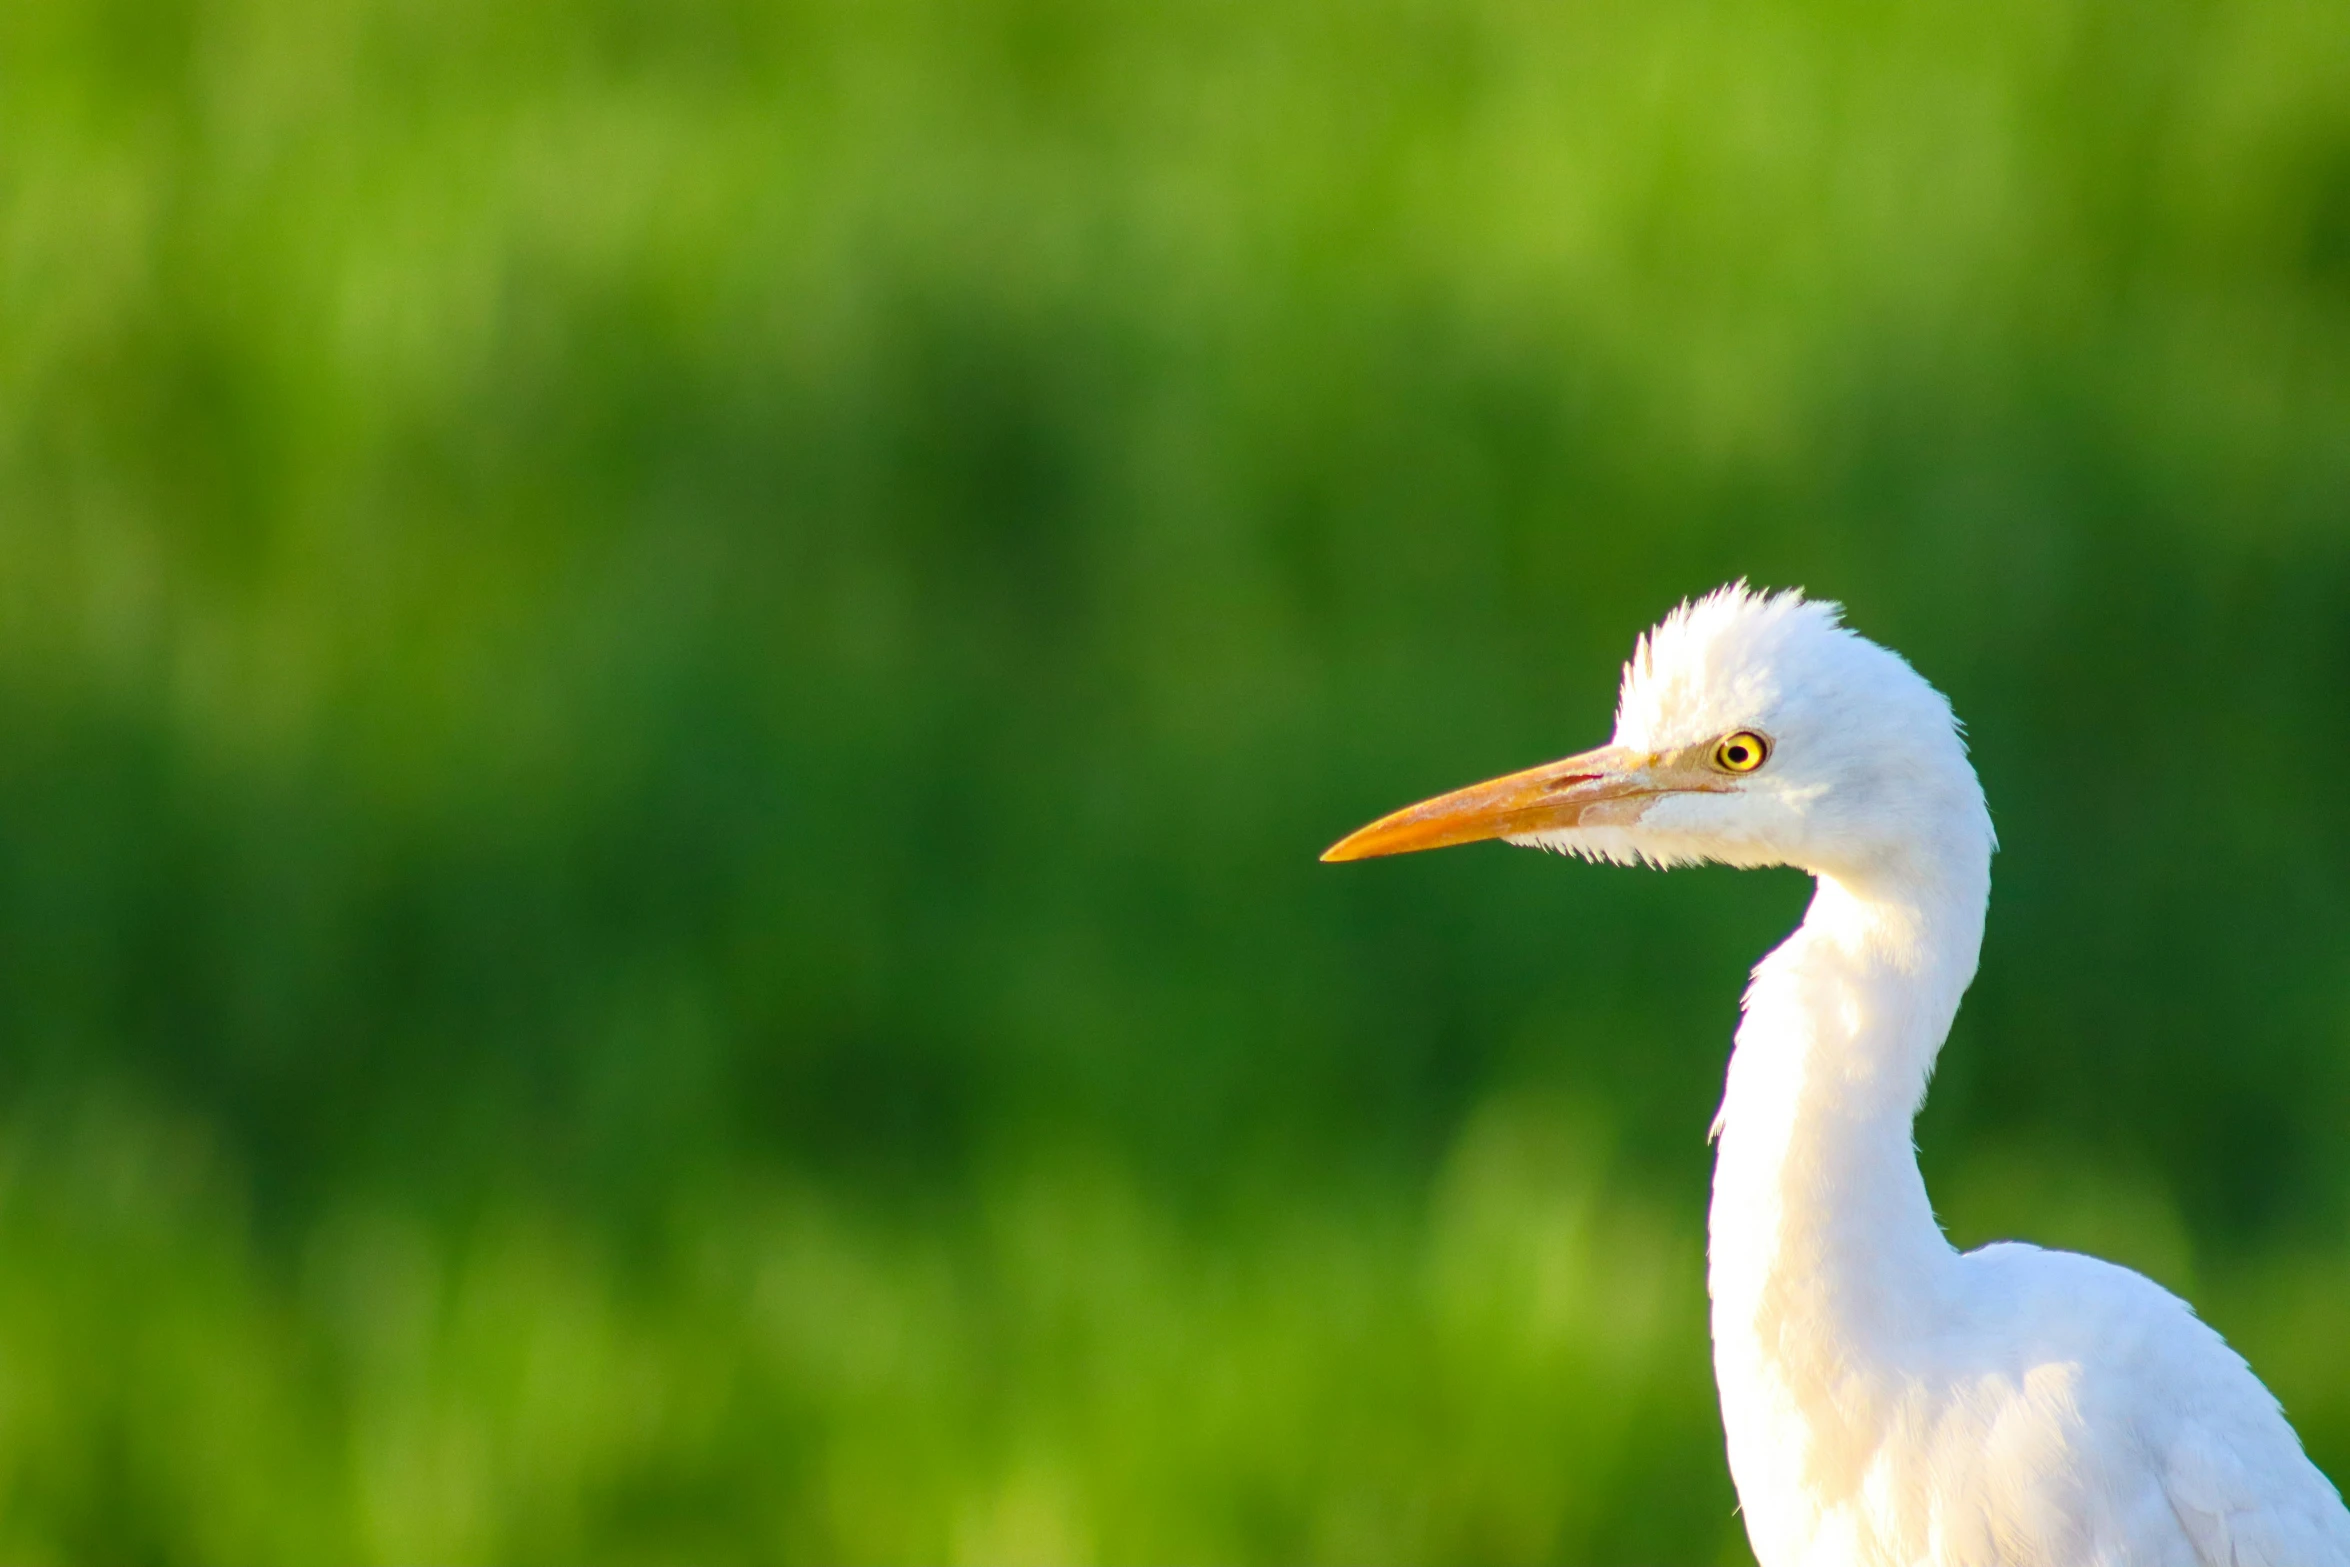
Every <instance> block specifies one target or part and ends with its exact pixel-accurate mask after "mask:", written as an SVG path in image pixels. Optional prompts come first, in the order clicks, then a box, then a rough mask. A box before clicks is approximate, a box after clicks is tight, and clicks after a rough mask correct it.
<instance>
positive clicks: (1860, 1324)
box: [1708, 848, 1990, 1505]
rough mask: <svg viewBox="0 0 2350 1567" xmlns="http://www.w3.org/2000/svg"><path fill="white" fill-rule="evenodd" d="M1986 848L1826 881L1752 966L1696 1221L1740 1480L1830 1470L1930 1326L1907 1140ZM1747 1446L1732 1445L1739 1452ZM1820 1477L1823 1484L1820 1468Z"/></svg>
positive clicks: (1949, 997)
mask: <svg viewBox="0 0 2350 1567" xmlns="http://www.w3.org/2000/svg"><path fill="white" fill-rule="evenodd" d="M1988 859H1989V854H1988V849H1987V848H1986V849H1985V850H1984V851H1983V852H1982V854H1981V856H1980V857H1979V859H1978V858H1977V857H1976V856H1971V855H1969V856H1958V857H1956V860H1957V863H1956V864H1955V865H1954V866H1951V865H1946V866H1938V867H1933V868H1930V869H1929V870H1927V871H1925V872H1923V873H1921V872H1918V871H1917V870H1916V868H1915V867H1910V868H1908V869H1907V871H1906V873H1905V874H1902V875H1898V876H1896V875H1890V874H1887V875H1881V876H1877V877H1873V878H1864V877H1851V878H1837V877H1831V876H1827V875H1822V876H1820V877H1819V887H1818V891H1817V893H1816V894H1815V895H1814V897H1813V899H1812V904H1811V908H1810V911H1809V912H1808V914H1807V915H1806V916H1805V918H1804V921H1803V924H1802V926H1801V927H1800V928H1798V929H1797V931H1796V932H1795V934H1794V935H1793V936H1791V937H1790V938H1789V939H1788V940H1787V942H1786V943H1785V944H1784V945H1782V946H1781V947H1780V948H1779V949H1778V950H1777V951H1775V952H1773V953H1772V954H1771V955H1770V956H1769V957H1767V958H1765V959H1764V960H1763V961H1762V963H1761V964H1760V965H1759V966H1758V967H1757V968H1756V970H1755V976H1754V984H1753V986H1752V988H1751V989H1750V990H1749V991H1748V993H1747V998H1746V1015H1745V1020H1744V1022H1743V1023H1742V1024H1741V1026H1740V1028H1739V1030H1738V1039H1737V1046H1736V1049H1735V1050H1734V1051H1733V1052H1732V1055H1731V1060H1730V1072H1729V1086H1728V1091H1727V1093H1726V1094H1725V1096H1724V1099H1723V1104H1722V1121H1721V1123H1720V1135H1721V1149H1720V1154H1719V1156H1718V1159H1717V1162H1716V1165H1715V1170H1714V1195H1713V1210H1712V1215H1711V1221H1710V1225H1709V1231H1710V1234H1709V1254H1710V1271H1709V1281H1708V1282H1709V1285H1710V1288H1711V1291H1712V1295H1713V1327H1714V1359H1715V1366H1716V1372H1717V1376H1718V1377H1719V1379H1720V1382H1721V1392H1722V1408H1723V1418H1724V1421H1725V1423H1726V1425H1727V1426H1728V1428H1729V1435H1730V1442H1731V1456H1732V1462H1733V1465H1734V1466H1735V1467H1736V1468H1737V1469H1738V1470H1739V1471H1740V1475H1741V1484H1740V1490H1741V1491H1742V1492H1747V1493H1748V1494H1749V1501H1750V1505H1751V1501H1752V1495H1751V1492H1750V1491H1749V1488H1748V1487H1747V1485H1746V1484H1745V1479H1744V1477H1745V1474H1746V1472H1747V1471H1748V1470H1749V1469H1750V1468H1752V1467H1754V1466H1755V1465H1758V1464H1763V1463H1769V1464H1772V1465H1774V1466H1776V1465H1778V1464H1782V1463H1801V1464H1802V1465H1803V1467H1804V1469H1805V1471H1806V1473H1807V1475H1809V1476H1810V1479H1811V1480H1812V1481H1813V1482H1815V1483H1816V1482H1818V1481H1821V1480H1824V1479H1826V1478H1827V1476H1826V1475H1825V1474H1824V1473H1823V1472H1822V1466H1823V1465H1825V1467H1826V1469H1827V1470H1830V1471H1832V1470H1833V1469H1834V1468H1835V1466H1836V1454H1837V1452H1839V1451H1841V1450H1845V1449H1853V1448H1854V1444H1856V1443H1857V1444H1858V1448H1857V1449H1855V1450H1856V1451H1858V1450H1865V1449H1866V1447H1867V1445H1868V1444H1869V1441H1870V1440H1871V1433H1868V1432H1864V1431H1861V1430H1858V1429H1853V1427H1854V1426H1855V1423H1859V1424H1864V1425H1865V1424H1867V1423H1869V1422H1871V1421H1872V1420H1874V1419H1877V1418H1881V1417H1882V1411H1878V1412H1877V1413H1874V1414H1873V1413H1872V1409H1874V1407H1875V1406H1876V1404H1877V1403H1878V1402H1879V1400H1878V1398H1877V1397H1876V1393H1875V1390H1878V1389H1886V1388H1892V1387H1895V1386H1897V1385H1898V1384H1899V1381H1900V1377H1899V1371H1900V1367H1901V1365H1902V1363H1903V1360H1904V1358H1905V1352H1906V1351H1907V1350H1908V1349H1909V1348H1910V1346H1913V1345H1915V1344H1917V1343H1918V1342H1919V1341H1920V1339H1921V1337H1922V1336H1923V1335H1926V1334H1929V1333H1931V1332H1932V1331H1933V1327H1932V1324H1933V1323H1934V1321H1935V1320H1936V1319H1937V1317H1938V1316H1939V1315H1940V1309H1939V1308H1940V1303H1941V1302H1942V1301H1944V1300H1946V1299H1947V1298H1948V1296H1947V1293H1946V1291H1947V1280H1948V1278H1949V1274H1950V1269H1951V1267H1952V1265H1953V1262H1954V1254H1953V1253H1952V1251H1951V1249H1950V1247H1949V1244H1948V1243H1947V1242H1946V1241H1945V1240H1944V1239H1943V1236H1942V1232H1941V1230H1940V1228H1939V1227H1938V1226H1937V1225H1936V1224H1935V1222H1934V1214H1933V1210H1932V1208H1931V1207H1930V1206H1929V1205H1928V1203H1927V1201H1926V1190H1925V1183H1924V1181H1923V1180H1922V1179H1921V1178H1920V1177H1919V1174H1918V1167H1917V1158H1916V1154H1915V1151H1914V1150H1913V1148H1912V1146H1911V1142H1910V1130H1911V1122H1912V1121H1913V1119H1914V1118H1915V1116H1916V1113H1917V1108H1918V1104H1919V1102H1920V1101H1921V1100H1922V1099H1923V1097H1924V1095H1925V1088H1926V1079H1927V1076H1928V1074H1929V1073H1930V1072H1931V1071H1932V1069H1933V1064H1934V1057H1935V1055H1936V1053H1937V1052H1938V1051H1939V1050H1940V1049H1941V1046H1942V1041H1943V1039H1944V1037H1945V1036H1946V1035H1947V1034H1948V1032H1949V1028H1950V1022H1951V1019H1952V1017H1953V1016H1954V1015H1955V1013H1956V1012H1957V1009H1958V1001H1959V997H1960V995H1961V994H1962V993H1963V992H1964V991H1965V989H1966V986H1967V982H1968V981H1969V980H1970V979H1971V978H1972V977H1973V975H1974V969H1975V959H1976V955H1977V952H1978V950H1979V948H1980V945H1981V941H1982V932H1983V910H1984V902H1985V897H1986V894H1987V892H1988V890H1989V885H1990V872H1989V864H1988ZM1742 1450H1743V1454H1742ZM1830 1483H1833V1482H1832V1481H1831V1482H1830Z"/></svg>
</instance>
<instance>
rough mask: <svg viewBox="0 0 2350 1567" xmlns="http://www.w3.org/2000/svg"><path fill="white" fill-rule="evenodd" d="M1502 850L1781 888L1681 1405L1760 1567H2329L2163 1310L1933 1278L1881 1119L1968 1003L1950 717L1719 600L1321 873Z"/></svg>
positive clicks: (1957, 774)
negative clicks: (1443, 853) (1564, 729)
mask: <svg viewBox="0 0 2350 1567" xmlns="http://www.w3.org/2000/svg"><path fill="white" fill-rule="evenodd" d="M1479 837H1501V838H1506V839H1508V840H1509V841H1511V842H1514V843H1525V844H1534V845H1539V846H1542V847H1546V848H1553V849H1558V850H1562V851H1565V852H1570V853H1576V854H1581V855H1584V856H1586V857H1590V858H1597V859H1610V860H1618V861H1627V862H1646V863H1652V864H1658V865H1671V864H1676V863H1686V862H1690V861H1696V860H1704V859H1711V860H1721V861H1727V862H1729V863H1732V864H1740V865H1758V864H1794V865H1798V866H1801V867H1802V868H1804V869H1805V870H1807V871H1809V872H1811V873H1812V875H1813V876H1814V877H1815V878H1816V880H1817V882H1818V890H1817V892H1816V894H1815V895H1814V897H1813V900H1812V904H1811V908H1810V910H1809V912H1808V913H1807V914H1806V916H1805V919H1804V921H1803V924H1802V925H1801V926H1800V927H1799V928H1798V929H1797V930H1796V932H1795V934H1794V935H1793V936H1791V937H1790V938H1789V939H1788V940H1787V941H1786V942H1785V943H1784V944H1783V945H1781V946H1780V947H1779V948H1778V950H1776V951H1775V952H1773V953H1771V954H1770V956H1768V957H1767V958H1765V959H1764V960H1763V961H1762V963H1761V964H1760V965H1759V966H1758V967H1757V968H1756V970H1755V975H1754V982H1753V985H1752V987H1751V988H1750V989H1749V991H1748V992H1747V997H1746V1007H1745V1017H1744V1021H1743V1022H1742V1024H1741V1025H1740V1027H1739V1029H1738V1034H1737V1040H1736V1045H1735V1048H1734V1049H1733V1051H1732V1054H1731V1060H1730V1068H1729V1076H1728V1085H1727V1090H1726V1092H1725V1095H1724V1098H1723V1103H1722V1111H1721V1115H1720V1118H1719V1119H1718V1120H1717V1122H1716V1123H1715V1128H1716V1132H1717V1134H1718V1140H1719V1153H1718V1156H1717V1160H1716V1165H1715V1172H1714V1195H1713V1205H1712V1211H1711V1215H1710V1219H1709V1226H1708V1229H1709V1254H1710V1268H1709V1279H1708V1283H1709V1287H1710V1290H1711V1293H1712V1296H1713V1339H1714V1366H1715V1376H1716V1380H1717V1382H1718V1384H1719V1387H1720V1392H1721V1401H1722V1420H1723V1426H1724V1429H1725V1431H1726V1433H1727V1436H1728V1444H1729V1456H1730V1467H1731V1472H1732V1475H1733V1477H1734V1478H1735V1480H1736V1482H1737V1487H1738V1494H1739V1500H1740V1504H1741V1507H1742V1509H1743V1511H1744V1515H1745V1519H1746V1527H1747V1532H1748V1537H1749V1539H1750V1540H1751V1542H1752V1544H1753V1546H1754V1551H1755V1555H1756V1557H1757V1558H1758V1559H1759V1560H1760V1561H1761V1562H1762V1563H1763V1564H1764V1567H1796V1564H1802V1567H1830V1564H1835V1567H1845V1564H1850V1567H1864V1564H1865V1567H1897V1564H1898V1567H1961V1564H1964V1567H2174V1564H2175V1567H2350V1512H2345V1510H2344V1508H2343V1505H2342V1502H2341V1499H2340V1497H2339V1496H2338V1495H2337V1494H2336V1492H2335V1490H2334V1488H2333V1487H2332V1486H2331V1485H2330V1484H2329V1483H2328V1482H2327V1481H2326V1479H2325V1477H2324V1476H2323V1475H2322V1474H2321V1473H2320V1472H2319V1471H2318V1469H2317V1468H2316V1466H2315V1465H2313V1464H2311V1463H2310V1461H2309V1460H2308V1458H2307V1457H2306V1456H2304V1454H2303V1453H2302V1450H2301V1444H2300V1442H2299V1440H2298V1439H2297V1438H2296V1437H2295V1435H2294V1434H2293V1431H2292V1429H2291V1427H2290V1426H2289V1425H2287V1423H2286V1421H2285V1417H2284V1415H2283V1413H2282V1411H2281V1410H2280V1409H2279V1408H2278V1406H2277V1403H2276V1400H2275V1399H2273V1398H2272V1397H2270V1395H2269V1393H2268V1391H2267V1389H2266V1388H2264V1387H2263V1386H2262V1385H2261V1384H2260V1382H2259V1381H2258V1380H2257V1379H2256V1378H2255V1377H2254V1376H2253V1374H2252V1372H2251V1370H2250V1369H2249V1368H2248V1367H2247V1366H2246V1365H2245V1363H2244V1362H2243V1360H2242V1359H2241V1358H2240V1357H2238V1356H2237V1355H2236V1354H2235V1352H2234V1351H2232V1350H2231V1349H2229V1348H2228V1346H2227V1345H2226V1344H2225V1343H2224V1342H2223V1341H2222V1340H2221V1339H2220V1337H2219V1335H2218V1334H2217V1333H2215V1332H2213V1331H2212V1330H2211V1329H2210V1328H2209V1327H2207V1326H2206V1325H2204V1324H2203V1323H2202V1322H2201V1321H2199V1320H2198V1319H2197V1318H2196V1317H2195V1315H2194V1313H2193V1312H2192V1311H2191V1310H2190V1309H2189V1308H2188V1307H2187V1306H2186V1305H2185V1304H2184V1303H2183V1302H2181V1301H2180V1300H2179V1299H2177V1298H2176V1297H2175V1296H2173V1295H2171V1294H2169V1293H2168V1292H2166V1291H2164V1290H2163V1289H2161V1288H2160V1287H2158V1286H2156V1285H2155V1284H2153V1283H2152V1282H2150V1281H2148V1280H2147V1279H2144V1278H2142V1277H2140V1276H2139V1275H2137V1274H2135V1273H2132V1272H2130V1271H2128V1270H2127V1269H2124V1268H2118V1267H2115V1266H2113V1265H2111V1264H2108V1263H2104V1262H2099V1261H2097V1260H2095V1259H2093V1258H2089V1257H2081V1256H2076V1255H2073V1254H2071V1253H2067V1252H2052V1251H2043V1250H2040V1249H2039V1248H2037V1247H2032V1246H2025V1245H2018V1244H2013V1243H2006V1244H2001V1245H1996V1246H1987V1247H1984V1248H1982V1249H1981V1250H1979V1251H1974V1252H1969V1253H1965V1254H1963V1255H1962V1254H1960V1253H1958V1252H1957V1251H1955V1250H1953V1249H1952V1248H1951V1246H1950V1244H1949V1242H1948V1241H1947V1240H1946V1239H1945V1238H1944V1236H1943V1234H1942V1231H1941V1229H1940V1227H1939V1226H1938V1225H1937V1224H1936V1222H1935V1220H1934V1214H1933V1210H1932V1207H1931V1206H1930V1204H1929V1203H1928V1201H1927V1198H1926V1191H1925V1184H1924V1181H1923V1180H1922V1178H1921V1177H1920V1175H1919V1173H1918V1167H1917V1160H1916V1157H1915V1154H1914V1151H1913V1149H1912V1146H1911V1141H1910V1136H1911V1123H1912V1121H1913V1119H1914V1117H1915V1115H1916V1111H1917V1108H1918V1105H1919V1103H1920V1102H1921V1100H1922V1099H1923V1097H1924V1094H1925V1088H1926V1081H1927V1078H1928V1076H1929V1074H1930V1073H1931V1071H1932V1068H1933V1064H1934V1058H1935V1056H1936V1054H1937V1053H1938V1052H1939V1051H1940V1049H1941V1046H1942V1042H1943V1040H1944V1038H1945V1037H1946V1036H1947V1034H1948V1032H1949V1028H1950V1023H1951V1019H1952V1018H1953V1016H1954V1015H1955V1014H1956V1012H1957V1009H1958V1004H1959V998H1960V997H1961V995H1962V994H1963V993H1964V992H1965V990H1966V987H1967V984H1968V982H1969V981H1970V980H1971V979H1972V978H1973V976H1974V970H1975V960H1976V956H1977V952H1978V950H1979V948H1980V945H1981V940H1982V931H1983V915H1984V908H1985V903H1986V899H1987V897H1988V894H1989V889H1990V859H1991V852H1992V849H1993V846H1994V844H1993V838H1992V833H1991V826H1990V818H1989V815H1988V813H1987V811H1986V810H1985V808H1984V804H1983V797H1982V791H1981V788H1980V786H1979V785H1978V784H1977V782H1976V780H1975V776H1974V772H1973V769H1972V768H1971V767H1970V766H1969V765H1968V763H1967V761H1966V756H1965V749H1964V746H1963V744H1962V743H1961V742H1960V739H1959V736H1958V731H1957V726H1956V723H1955V721H1954V720H1953V719H1952V717H1951V715H1950V711H1949V707H1948V705H1947V704H1946V703H1945V702H1944V701H1943V700H1942V698H1941V696H1940V695H1939V693H1937V692H1935V691H1934V690H1933V688H1932V687H1931V686H1928V685H1927V684H1926V683H1925V681H1924V680H1923V679H1921V678H1920V677H1919V676H1918V675H1917V674H1916V673H1915V672H1914V671H1912V670H1911V669H1910V668H1909V666H1908V665H1907V664H1905V663H1903V662H1902V661H1901V660H1900V659H1899V658H1898V657H1896V656H1894V655H1893V654H1891V653H1888V652H1886V651H1885V650H1884V649H1882V648H1879V647H1877V646H1875V645H1874V644H1872V643H1869V642H1866V641H1864V640H1862V639H1861V638H1859V637H1857V636H1855V635H1854V634H1853V633H1851V632H1849V631H1847V630H1845V629H1843V628H1842V627H1841V626H1840V625H1839V624H1838V623H1837V620H1836V611H1835V608H1834V606H1832V605H1820V604H1812V603H1806V602H1804V601H1803V600H1802V599H1801V597H1800V596H1798V595H1794V594H1780V595H1775V596H1763V595H1758V594H1753V593H1749V592H1747V591H1745V590H1744V589H1742V588H1739V589H1725V590H1724V591H1722V592H1721V593H1717V594H1714V595H1711V596H1710V597H1708V598H1706V599H1703V600H1700V601H1698V602H1697V603H1695V604H1693V605H1686V606H1684V607H1683V608H1682V609H1681V610H1680V611H1678V612H1676V613H1675V615H1673V616H1672V617H1670V618H1668V619H1667V620H1666V622H1665V623H1664V624H1663V625H1661V626H1659V627H1658V628H1657V629H1656V631H1655V632H1653V633H1651V634H1650V635H1649V636H1648V637H1647V638H1645V639H1643V641H1642V643H1641V645H1640V647H1639V649H1638V650H1637V651H1636V653H1635V654H1634V658H1633V661H1632V663H1631V664H1630V665H1628V666H1627V668H1626V671H1625V681H1624V696H1623V701H1622V704H1621V706H1620V708H1619V712H1618V717H1617V731H1616V741H1615V743H1614V744H1613V745H1611V746H1608V747H1605V748H1603V749H1602V750H1599V751H1594V752H1588V753H1585V754H1584V755H1582V756H1578V757H1570V758H1568V759H1567V760H1566V761H1564V762H1560V763H1556V764H1552V765H1551V766H1549V767H1544V768H1536V769H1533V770H1531V771H1530V772H1527V773H1520V774H1513V775H1511V777H1509V778H1505V779H1499V780H1495V781H1494V782H1493V783H1490V784H1484V785H1478V786H1476V787H1475V788H1472V789H1467V790H1461V791H1458V792H1456V793H1455V794H1452V795H1447V796H1443V797H1441V798H1439V799H1437V800H1433V801H1429V802H1427V803H1425V804H1423V805H1420V806H1415V807H1412V808H1410V809H1409V810H1407V811H1402V812H1398V813H1396V814H1395V815H1394V816H1391V817H1388V818H1385V819H1383V820H1382V821H1380V822H1378V823H1374V824H1373V825H1372V826H1370V827H1367V828H1365V829H1364V830H1363V831H1362V832H1361V833H1358V834H1356V835H1354V837H1352V838H1350V839H1348V840H1346V841H1345V842H1344V843H1342V844H1340V845H1339V846H1338V847H1337V848H1335V849H1333V850H1332V851H1331V854H1330V857H1331V858H1340V859H1351V858H1357V857H1361V856H1363V855H1368V854H1380V853H1395V852H1401V851H1404V850H1408V849H1415V848H1425V847H1436V846H1439V845H1441V844H1445V843H1456V842H1466V841H1470V840H1471V839H1473V838H1479Z"/></svg>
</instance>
